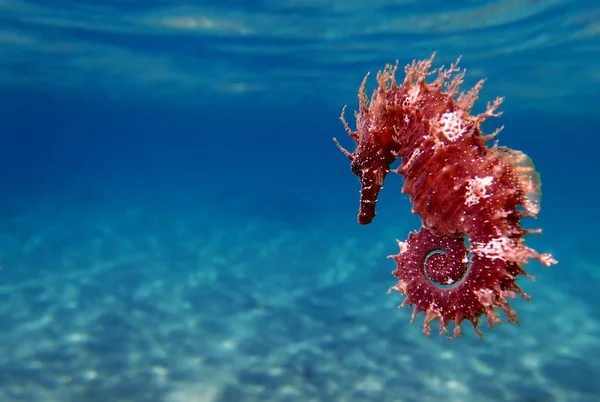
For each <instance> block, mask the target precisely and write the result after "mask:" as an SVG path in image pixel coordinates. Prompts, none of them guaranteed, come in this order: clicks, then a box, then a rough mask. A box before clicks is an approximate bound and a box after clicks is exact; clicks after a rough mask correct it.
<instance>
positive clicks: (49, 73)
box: [0, 0, 600, 402]
mask: <svg viewBox="0 0 600 402" xmlns="http://www.w3.org/2000/svg"><path fill="white" fill-rule="evenodd" d="M434 51H435V52H437V54H438V57H437V59H436V65H440V64H446V65H448V64H449V63H451V62H453V61H454V60H455V59H456V58H457V57H458V56H460V55H462V62H461V63H462V66H463V67H465V68H466V69H467V79H466V83H465V88H466V87H467V86H469V85H472V84H474V83H475V82H476V81H477V80H479V79H481V78H486V77H487V81H486V86H485V89H484V91H483V92H482V96H481V99H480V100H479V102H478V103H477V105H476V111H482V110H484V108H485V103H486V102H487V101H489V100H492V99H494V98H495V97H496V96H505V97H506V101H505V104H504V105H503V107H502V110H503V111H504V114H503V115H502V116H501V117H500V118H498V119H493V121H489V122H486V126H485V129H486V130H487V131H488V132H491V131H493V130H494V128H495V127H497V126H500V125H504V126H505V129H504V131H503V132H502V133H501V134H500V135H499V137H498V139H499V141H500V144H501V145H506V146H509V147H511V148H516V149H519V150H522V151H524V152H525V153H527V154H528V155H529V156H531V157H532V159H533V160H534V162H535V164H536V167H537V169H538V170H539V172H540V174H541V178H542V186H543V187H542V188H543V193H544V194H543V201H542V211H541V214H540V216H539V218H538V219H537V220H536V221H531V222H524V225H525V226H526V227H532V228H535V227H542V228H543V229H544V233H543V235H542V236H530V238H529V239H528V244H530V245H531V246H532V247H534V248H536V249H538V250H540V251H544V252H552V253H553V254H554V256H555V257H556V259H558V260H559V264H558V265H556V266H553V267H550V268H543V267H542V266H541V265H540V264H538V263H537V262H532V263H531V264H530V265H528V266H527V269H528V271H529V272H530V273H531V274H532V275H534V276H535V277H536V281H535V282H532V281H530V280H529V279H527V278H523V279H521V280H520V281H519V284H520V286H521V287H522V288H523V289H524V290H525V292H527V293H528V294H530V295H531V296H532V297H533V299H532V300H531V301H529V302H526V301H523V300H515V301H513V302H511V303H512V305H513V306H514V308H515V309H516V310H517V311H518V312H519V316H520V319H521V325H519V326H517V325H513V324H504V325H501V326H499V327H497V328H496V329H494V330H491V329H489V328H487V327H486V326H485V325H482V330H483V332H484V338H483V339H482V340H479V339H478V338H477V336H476V335H475V333H474V331H472V329H471V328H469V325H468V323H464V324H463V327H464V328H463V333H464V335H463V336H462V337H461V338H459V339H456V340H452V341H449V340H447V339H446V338H445V337H443V336H441V337H440V336H437V331H436V328H437V326H436V325H434V331H433V332H434V334H432V336H431V337H425V336H424V335H423V334H422V333H421V326H422V319H423V317H422V315H421V316H419V317H418V318H417V320H416V322H415V323H414V324H410V323H409V321H410V310H409V309H397V308H396V307H397V305H399V304H400V303H401V301H402V297H400V295H399V294H398V293H395V294H391V295H387V294H386V291H387V289H388V288H389V287H390V286H393V285H394V284H395V278H394V277H393V276H392V275H391V271H392V270H393V269H394V268H395V265H394V263H393V261H391V260H389V259H386V256H387V255H389V254H394V253H397V251H398V250H397V245H396V242H395V239H397V238H398V239H405V238H406V237H407V235H408V233H409V231H410V230H414V229H416V228H418V226H419V220H418V218H417V217H416V216H414V215H412V214H411V213H410V211H411V205H410V203H409V201H408V199H407V198H406V197H405V196H404V195H402V194H401V193H400V188H401V186H402V180H401V178H400V177H389V178H388V181H386V188H385V190H384V191H383V193H382V195H381V197H380V205H379V206H378V216H377V218H376V219H375V221H374V222H373V223H372V224H371V225H368V226H361V225H359V224H358V223H356V213H357V208H358V190H359V183H358V181H357V180H356V178H355V177H354V176H352V174H351V172H350V170H349V166H348V161H347V159H346V158H345V157H344V156H343V155H342V154H341V153H340V152H339V151H338V150H337V149H336V147H335V145H334V144H333V142H332V141H331V138H332V137H334V136H336V137H339V138H343V141H344V144H349V139H348V138H346V137H345V133H344V129H343V127H342V125H341V123H340V121H339V119H338V117H339V115H340V111H341V108H342V106H343V105H345V104H348V110H349V113H348V118H349V120H352V118H351V113H352V111H353V110H354V109H355V108H356V107H357V97H356V94H357V90H358V87H359V85H360V82H361V80H362V78H363V77H364V75H365V74H366V73H367V72H368V71H371V72H373V73H374V72H376V71H377V70H379V69H381V68H383V66H384V65H385V64H386V63H393V62H395V61H396V60H398V61H399V64H400V65H404V64H406V63H408V62H410V61H411V60H413V59H421V58H427V57H429V56H430V55H431V54H432V52H434ZM599 66H600V9H599V7H598V4H597V1H594V0H589V1H586V0H579V1H570V0H546V1H533V0H529V1H527V0H520V1H517V0H512V1H510V0H505V1H483V0H482V1H468V0H463V1H452V2H449V1H439V0H438V1H433V0H431V1H425V2H424V1H410V0H405V1H391V0H371V1H358V0H345V1H332V0H278V1H274V0H271V1H269V0H264V1H250V0H247V1H241V0H240V1H233V0H229V1H219V2H217V1H213V2H209V1H196V2H175V1H166V0H165V1H134V0H128V1H124V0H122V1H113V2H109V1H102V2H100V1H85V0H78V1H66V0H65V1H32V0H5V1H1V2H0V122H1V123H2V126H1V128H0V188H1V189H2V197H1V198H0V266H1V269H0V401H2V402H4V401H7V402H9V401H10V402H12V401H36V402H37V401H39V402H54V401H60V402H91V401H93V402H96V401H97V402H104V401H119V402H121V401H132V402H133V401H164V402H182V401H186V402H188V401H189V402H198V401H202V402H206V401H214V402H237V401H261V402H262V401H382V402H387V401H398V402H409V401H419V402H427V401H439V400H444V401H482V402H485V401H519V402H525V401H527V402H534V401H535V402H542V401H544V402H546V401H557V402H558V401H561V402H562V401H600V380H599V379H600V313H599V309H598V298H597V289H598V285H599V284H600V273H599V272H600V264H599V263H598V253H597V250H598V244H597V238H596V233H597V228H598V227H600V212H599V210H600V208H598V197H599V195H600V190H599V188H600V187H599V184H600V181H599V179H598V174H599V173H600V159H599V158H598V155H597V154H598V147H600V140H599V139H598V138H599V134H600V130H599V128H598V127H600V104H599V102H598V94H599V93H600V75H599V73H598V71H599ZM374 85H375V83H374V79H372V80H371V81H370V82H369V88H373V87H374Z"/></svg>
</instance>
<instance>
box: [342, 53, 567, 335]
mask: <svg viewBox="0 0 600 402" xmlns="http://www.w3.org/2000/svg"><path fill="white" fill-rule="evenodd" d="M433 58H434V56H432V57H431V58H430V59H428V60H424V61H418V62H417V61H414V62H413V63H412V64H410V65H408V66H407V67H406V68H405V73H406V76H405V78H404V82H403V83H402V84H401V85H398V83H397V82H396V78H395V76H396V71H397V64H396V66H391V65H387V66H386V67H385V69H384V70H383V71H380V72H379V73H378V75H377V82H378V84H379V85H378V88H377V89H376V90H375V91H374V93H373V95H372V96H371V99H370V101H369V100H368V98H367V95H366V90H365V84H366V80H367V77H368V75H367V77H365V79H364V80H363V83H362V84H361V87H360V91H359V100H360V109H359V111H358V112H357V113H356V131H352V130H351V129H350V128H349V126H348V124H347V123H346V121H345V119H344V111H342V122H343V124H344V127H345V129H346V131H347V132H348V134H349V135H350V137H351V138H353V139H354V140H355V142H356V144H357V146H356V149H355V151H354V152H352V153H350V152H349V151H347V150H346V149H344V148H343V147H342V146H341V145H340V144H339V143H338V141H337V139H335V138H334V141H335V142H336V144H337V146H338V147H339V148H340V150H341V151H342V152H343V153H344V154H345V155H346V156H347V157H348V158H349V159H350V161H351V169H352V172H353V173H354V174H355V175H356V176H358V177H359V179H360V181H361V186H362V187H361V198H360V209H359V214H358V221H359V222H360V223H361V224H367V223H369V222H371V221H372V219H373V218H374V217H375V205H376V202H377V196H378V194H379V191H380V190H381V188H382V186H383V181H384V179H385V176H386V175H387V173H388V172H390V169H391V168H390V165H391V164H392V163H394V162H395V161H396V160H397V159H399V158H400V159H401V163H400V165H399V167H398V168H397V169H395V170H394V172H395V173H398V174H401V175H402V176H403V177H404V186H403V188H402V192H403V193H406V194H408V196H409V198H410V200H411V202H412V204H413V212H414V213H416V214H418V215H419V217H420V218H421V222H422V227H421V229H420V230H419V231H418V232H413V233H411V234H410V236H409V237H408V240H407V241H405V242H399V246H400V253H399V254H398V255H394V256H390V257H391V258H393V259H394V260H395V261H396V263H397V269H396V270H395V271H394V272H393V274H394V276H396V277H397V278H398V283H397V284H396V285H395V286H393V287H392V288H391V289H390V291H392V290H397V291H399V292H401V293H402V294H405V295H406V298H405V300H404V302H403V303H402V306H406V305H414V306H415V307H414V310H413V316H412V320H414V318H415V315H416V314H418V313H419V312H424V313H425V323H424V326H423V332H424V333H425V334H427V335H429V334H430V323H431V321H433V320H435V319H436V318H437V319H439V321H440V333H441V334H443V333H447V325H448V324H449V323H450V322H451V321H454V323H455V328H454V333H453V334H454V336H455V337H456V336H459V335H460V324H461V322H462V321H464V320H469V321H470V322H471V323H472V324H473V327H474V328H475V331H476V332H477V334H478V335H479V336H482V333H481V331H480V330H479V328H478V324H479V320H480V318H481V316H483V315H485V316H486V317H487V320H488V323H489V325H490V327H493V326H494V324H496V323H500V322H501V321H500V318H499V314H498V311H497V310H498V309H501V310H503V311H504V312H505V313H506V316H507V319H508V321H509V322H516V321H517V314H516V313H515V311H513V310H512V309H511V307H510V305H509V303H508V302H507V297H511V298H513V297H514V296H515V294H519V295H521V296H522V297H524V298H526V299H529V296H527V295H526V294H525V293H524V292H523V291H522V290H521V288H519V286H518V285H517V284H516V280H517V278H518V276H519V275H526V276H529V275H528V274H527V273H526V272H525V270H524V269H523V266H524V265H525V264H526V263H527V262H528V260H529V259H530V258H533V259H537V260H539V261H540V262H541V263H542V264H544V265H546V266H548V265H551V264H555V263H556V261H555V260H554V259H553V258H552V256H551V255H550V254H538V253H537V252H536V251H534V250H533V249H531V248H529V247H527V246H526V245H525V244H524V238H523V237H524V235H526V234H528V233H539V232H540V230H539V229H538V230H526V229H523V228H522V227H521V224H520V219H521V218H522V217H526V216H529V217H534V216H536V215H537V213H538V212H539V209H540V196H541V184H540V179H539V175H538V173H537V172H536V171H535V168H534V166H533V163H532V162H531V160H530V159H529V158H528V157H527V156H526V155H525V154H523V153H522V152H519V151H515V150H511V149H508V148H505V147H499V146H498V145H497V144H495V145H493V146H492V147H488V146H487V145H486V143H487V142H488V141H489V140H490V139H492V138H493V137H495V136H496V135H497V134H498V132H499V131H500V130H501V129H502V127H501V128H500V129H498V130H496V132H494V133H492V134H490V135H484V134H483V133H482V131H481V129H480V124H481V123H482V122H483V121H484V120H485V119H487V118H489V117H495V116H498V115H500V113H498V112H497V109H498V107H499V106H500V104H501V103H502V99H501V98H497V99H496V100H495V101H494V102H492V103H489V104H488V106H487V110H486V111H485V112H484V113H482V114H479V115H471V114H470V112H471V109H472V107H473V104H474V103H475V101H476V99H477V97H478V92H479V90H480V89H481V87H482V86H483V81H480V82H478V83H477V84H476V85H475V86H474V87H473V88H472V89H470V90H469V91H467V92H461V93H459V87H460V85H461V84H462V82H463V78H464V73H465V72H464V70H463V71H461V70H459V69H458V61H457V62H456V63H455V64H453V65H452V66H450V68H449V69H444V68H443V67H442V68H439V69H436V70H433V71H432V70H431V66H432V62H433ZM431 75H437V77H436V78H435V79H434V80H432V82H430V83H427V82H426V79H427V77H429V76H431ZM467 242H468V245H467Z"/></svg>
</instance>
